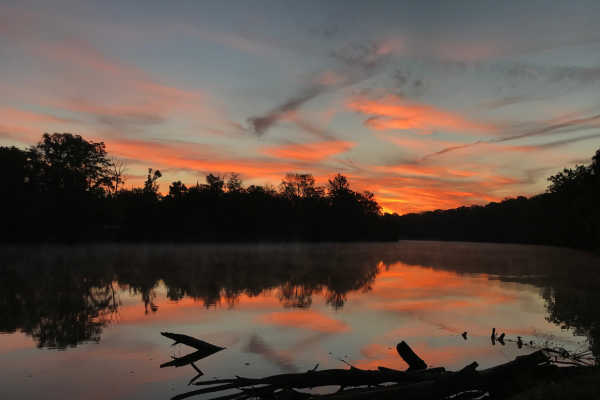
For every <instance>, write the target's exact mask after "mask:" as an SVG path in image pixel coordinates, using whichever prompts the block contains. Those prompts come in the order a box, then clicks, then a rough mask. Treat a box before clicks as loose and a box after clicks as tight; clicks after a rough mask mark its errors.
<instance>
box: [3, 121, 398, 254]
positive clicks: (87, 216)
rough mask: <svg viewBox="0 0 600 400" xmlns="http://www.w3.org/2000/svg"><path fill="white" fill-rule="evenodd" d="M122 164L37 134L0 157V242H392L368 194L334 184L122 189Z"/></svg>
mask: <svg viewBox="0 0 600 400" xmlns="http://www.w3.org/2000/svg"><path fill="white" fill-rule="evenodd" d="M127 170H128V164H127V162H126V161H122V160H117V159H115V158H112V159H110V158H108V156H107V152H106V148H105V145H104V143H94V142H91V141H87V140H85V139H83V138H82V137H81V136H79V135H73V134H70V133H62V134H60V133H54V134H47V133H45V134H44V135H43V136H42V138H41V140H40V141H39V142H38V144H37V145H35V146H32V147H30V148H28V149H19V148H17V147H14V146H13V147H0V207H1V208H2V210H4V211H5V212H3V213H2V216H1V217H0V225H1V228H0V240H1V241H3V242H27V241H30V242H82V241H121V242H122V241H125V242H292V241H293V242H297V241H299V242H324V241H333V242H347V241H386V240H396V239H397V238H396V236H397V235H396V233H395V230H394V224H393V221H392V220H393V219H394V218H397V215H390V214H387V213H382V211H381V207H380V206H379V205H378V204H377V201H376V199H375V196H374V195H373V193H370V192H356V191H353V190H352V189H350V184H349V182H348V179H347V178H346V177H345V176H343V175H341V174H337V175H335V176H334V177H333V178H332V179H329V180H328V182H327V184H326V185H325V186H317V185H316V183H315V179H314V177H313V176H312V175H311V174H298V173H288V174H286V175H285V177H283V179H282V181H281V183H280V184H279V186H278V187H274V186H273V185H271V184H265V185H251V186H248V187H245V186H244V183H243V181H242V179H241V177H240V175H239V174H237V173H231V174H228V176H227V175H225V176H220V175H214V174H212V173H211V174H208V175H206V179H205V182H204V183H200V182H197V183H196V185H193V186H190V187H188V186H186V185H185V184H183V183H182V182H181V181H178V182H173V183H172V184H171V185H169V191H168V194H166V195H162V194H161V193H160V192H159V188H160V186H159V179H160V178H161V177H162V174H161V172H160V171H159V170H153V169H152V168H149V169H148V177H147V179H146V181H145V182H144V184H143V186H142V187H137V188H134V187H132V188H130V189H128V188H127V187H126V186H125V183H126V181H127V179H128V175H127Z"/></svg>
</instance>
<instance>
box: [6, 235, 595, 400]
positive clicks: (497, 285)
mask: <svg viewBox="0 0 600 400" xmlns="http://www.w3.org/2000/svg"><path fill="white" fill-rule="evenodd" d="M599 272H600V259H599V258H598V257H597V256H594V255H592V254H589V253H585V252H580V251H576V250H570V249H561V248H552V247H543V246H523V245H504V244H483V243H447V242H411V241H403V242H399V243H380V244H289V245H267V244H265V245H219V246H209V245H200V246H192V245H77V246H58V245H57V246H3V247H0V273H1V274H0V333H1V334H0V398H2V399H5V398H6V399H8V398H10V399H34V398H44V399H46V400H51V399H63V400H64V399H98V400H100V399H128V400H135V399H169V398H171V397H172V396H173V395H175V394H180V393H184V392H186V391H189V390H192V389H193V388H194V387H193V386H191V387H188V386H187V384H188V382H189V381H190V380H191V379H192V378H194V377H195V376H196V371H195V370H194V369H193V368H192V366H191V365H187V366H183V367H179V368H176V367H165V368H160V365H161V364H164V363H167V362H169V361H171V360H172V358H171V357H175V358H177V357H180V356H184V355H186V354H189V353H191V352H193V350H192V349H190V348H186V346H179V345H178V346H175V347H170V344H171V343H172V341H171V340H169V339H167V338H165V337H163V336H161V335H160V332H174V333H181V334H186V335H190V336H193V337H196V338H199V339H202V340H205V341H207V342H210V343H212V344H215V345H217V346H221V347H226V350H223V351H220V352H218V353H216V354H213V355H211V356H210V357H207V358H205V359H202V360H199V361H197V362H195V364H194V365H195V366H196V367H197V368H198V369H200V370H201V371H202V372H203V373H204V376H202V377H201V378H200V379H199V380H207V379H214V378H215V377H217V378H231V377H234V376H235V375H239V376H244V377H257V378H258V377H263V376H266V375H272V374H277V373H291V372H305V371H306V370H308V369H312V368H314V367H315V365H316V364H319V369H321V368H323V369H325V368H345V367H347V365H346V364H344V362H346V363H348V364H351V365H354V366H356V367H359V368H365V369H375V368H377V366H385V367H389V368H395V369H406V367H407V366H406V364H405V363H404V362H403V361H402V359H400V357H399V356H398V354H397V352H396V349H395V346H396V344H397V343H398V342H400V341H402V340H404V341H406V342H407V343H408V344H409V345H410V346H411V347H412V348H413V349H414V350H415V352H416V353H417V354H418V355H419V356H420V357H421V358H422V359H424V360H425V361H426V362H427V363H428V364H429V365H431V366H444V367H446V368H447V369H458V368H461V367H463V366H465V365H467V364H469V363H471V362H472V361H477V362H478V363H479V364H480V368H486V367H489V366H492V365H496V364H499V363H502V362H506V361H507V359H511V360H512V359H514V357H516V356H518V355H522V354H526V353H527V352H530V351H532V350H531V348H529V347H527V346H523V347H522V348H519V347H518V346H517V344H516V340H517V336H520V337H522V340H523V341H524V342H525V343H526V344H528V343H530V342H532V343H534V344H539V343H541V342H543V341H544V340H552V341H553V342H554V343H555V344H556V345H562V346H565V347H566V348H569V349H576V348H578V347H580V346H588V345H591V346H593V348H594V351H595V352H596V354H598V347H600V338H599V337H600V334H599V332H598V329H599V328H598V326H600V290H598V288H600V273H599ZM492 328H496V330H497V331H498V332H499V333H505V334H506V339H505V345H502V344H501V343H498V342H496V343H495V344H492V343H491V339H490V335H491V332H492ZM464 332H467V334H466V339H465V338H463V336H462V334H463V333H464ZM210 397H211V396H204V397H196V398H198V399H201V398H210ZM213 397H214V396H213Z"/></svg>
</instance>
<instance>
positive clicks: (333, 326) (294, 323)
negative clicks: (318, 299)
mask: <svg viewBox="0 0 600 400" xmlns="http://www.w3.org/2000/svg"><path fill="white" fill-rule="evenodd" d="M258 321H259V322H260V323H268V324H277V325H283V326H288V327H292V328H302V329H311V330H315V331H322V332H330V333H336V332H350V331H351V330H352V329H351V328H350V326H348V325H347V324H346V323H344V322H342V321H340V320H337V319H332V318H328V317H326V316H325V315H323V314H321V313H319V312H317V311H312V310H310V311H309V310H298V311H293V312H289V311H288V312H277V313H271V314H267V315H263V316H261V317H259V318H258Z"/></svg>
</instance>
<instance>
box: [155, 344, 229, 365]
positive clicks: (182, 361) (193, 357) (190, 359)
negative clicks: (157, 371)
mask: <svg viewBox="0 0 600 400" xmlns="http://www.w3.org/2000/svg"><path fill="white" fill-rule="evenodd" d="M221 350H223V349H221V348H218V349H216V350H215V349H210V350H197V351H195V352H193V353H190V354H188V355H185V356H183V357H171V358H172V359H173V361H169V362H166V363H164V364H161V365H160V368H166V367H176V368H179V367H183V366H186V365H189V364H191V363H195V362H196V361H199V360H202V359H203V358H206V357H208V356H210V355H213V354H215V353H217V352H219V351H221Z"/></svg>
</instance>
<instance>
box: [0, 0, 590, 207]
mask: <svg viewBox="0 0 600 400" xmlns="http://www.w3.org/2000/svg"><path fill="white" fill-rule="evenodd" d="M3 3H4V2H3ZM599 12H600V3H598V2H595V1H578V2H563V3H552V5H549V4H548V3H547V2H545V1H528V2H514V3H510V4H509V3H507V2H501V1H497V2H461V3H459V4H457V3H454V2H452V3H440V2H434V1H420V2H415V3H413V2H408V3H399V2H385V3H383V2H382V3H378V4H377V5H373V3H372V2H367V1H364V2H352V3H350V4H349V3H347V2H339V1H329V2H311V3H306V2H301V3H296V4H290V3H280V2H275V1H271V2H266V1H261V2H258V1H252V2H244V3H242V4H239V3H231V2H185V3H183V2H180V3H178V4H176V5H173V4H171V3H163V2H155V1H131V2H127V3H124V2H120V1H104V2H90V1H85V2H81V1H76V2H75V1H64V2H46V1H43V2H42V1H22V2H17V3H13V4H11V5H7V4H3V5H0V54H2V57H1V58H0V69H1V70H2V74H1V75H0V143H1V144H2V145H11V144H16V145H19V146H23V145H26V144H32V143H35V142H36V141H37V140H38V139H39V137H40V136H41V133H43V132H72V133H77V134H81V135H82V136H84V137H85V138H87V139H89V140H96V141H104V142H106V144H107V149H108V151H109V153H110V154H111V155H115V156H117V157H119V158H122V159H129V160H130V161H131V165H132V170H131V173H132V175H133V178H132V180H131V181H130V183H134V184H138V185H139V184H140V181H141V179H142V178H143V174H144V171H145V168H147V167H150V166H151V167H153V168H158V169H160V170H161V171H163V172H164V177H163V179H162V190H166V188H167V184H168V183H169V182H171V181H173V180H181V181H183V182H184V183H188V184H190V183H195V182H196V181H197V180H198V179H202V177H203V174H205V173H208V172H213V173H221V174H223V173H226V172H230V171H234V172H240V173H242V177H243V178H244V179H245V180H246V182H247V183H248V184H250V183H256V184H262V183H264V182H266V181H270V182H272V183H275V184H276V183H277V182H278V181H279V179H281V177H282V176H283V175H284V174H285V173H286V172H311V173H313V174H314V175H315V176H316V177H317V182H318V183H319V184H324V183H325V180H326V178H327V177H331V176H332V175H333V174H334V173H337V172H340V173H343V174H345V175H347V176H348V177H349V178H350V182H351V183H352V184H353V187H354V188H355V189H360V190H371V191H373V192H375V193H376V194H377V197H378V199H379V201H380V202H381V204H382V205H383V206H384V207H385V209H386V210H388V211H397V212H400V213H402V212H408V211H415V210H425V209H433V208H449V207H455V206H459V205H464V204H471V203H485V202H488V201H491V200H497V199H500V198H503V197H505V196H507V195H518V194H524V195H530V194H534V193H538V192H541V191H543V190H544V188H545V186H546V181H545V178H546V177H547V176H548V175H550V174H552V173H555V172H556V171H557V170H558V169H559V168H562V167H564V166H571V165H573V164H575V163H579V164H581V163H585V162H589V158H590V157H591V155H593V152H594V150H595V149H597V148H598V147H599V145H598V143H599V142H600V131H598V126H599V125H600V117H599V116H598V114H599V112H598V108H599V106H600V104H599V103H598V101H599V99H598V96H597V92H598V84H599V82H600V81H599V79H600V51H599V50H600V42H599V41H600V31H599V30H598V27H597V15H599Z"/></svg>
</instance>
